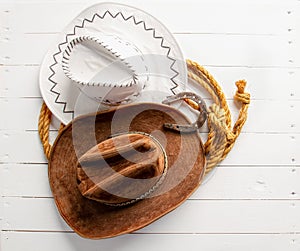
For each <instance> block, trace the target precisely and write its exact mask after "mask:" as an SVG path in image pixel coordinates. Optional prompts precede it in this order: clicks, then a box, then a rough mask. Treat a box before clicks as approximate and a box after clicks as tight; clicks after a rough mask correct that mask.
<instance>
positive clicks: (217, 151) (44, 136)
mask: <svg viewBox="0 0 300 251" xmlns="http://www.w3.org/2000/svg"><path fill="white" fill-rule="evenodd" d="M186 63H187V67H188V77H189V79H190V80H194V81H195V82H196V83H198V84H200V85H201V86H202V87H204V88H205V89H206V90H207V91H208V93H209V94H210V95H211V97H212V99H213V101H214V104H213V105H211V106H210V107H209V111H208V112H209V113H208V129H209V133H208V137H207V141H206V142H205V144H204V148H205V155H206V159H207V166H206V174H207V173H209V172H210V171H211V170H212V169H213V168H214V167H215V166H216V165H218V163H220V162H221V161H222V160H223V159H224V158H226V156H227V155H228V153H229V152H230V150H231V149H232V147H233V146H234V143H235V141H236V139H237V137H238V136H239V134H240V133H241V130H242V128H243V125H244V124H245V122H246V120H247V111H248V107H249V104H250V94H249V93H245V87H246V81H245V80H239V81H237V82H236V86H237V91H236V93H235V95H234V99H235V100H236V101H237V102H238V103H240V104H241V108H240V111H239V116H238V119H237V120H236V122H235V124H234V126H233V127H232V120H231V113H230V110H229V107H228V103H227V100H226V97H225V94H224V92H223V91H222V88H221V87H220V85H219V84H218V82H217V81H216V80H215V79H214V77H213V76H212V75H211V74H210V73H209V72H208V71H207V70H206V69H205V68H204V67H203V66H201V65H199V64H198V63H196V62H193V61H191V60H187V62H186ZM185 102H186V103H187V104H188V105H190V106H191V107H192V108H194V109H196V110H199V107H198V106H197V104H195V103H194V102H193V101H192V100H189V99H186V100H185ZM50 123H51V111H50V110H49V108H48V107H47V106H46V104H45V103H43V105H42V108H41V111H40V116H39V124H38V130H39V135H40V138H41V141H42V144H43V148H44V153H45V156H46V158H47V159H49V157H50V152H51V144H50V142H49V129H50ZM63 128H64V125H63V124H61V126H60V129H59V131H61V130H62V129H63Z"/></svg>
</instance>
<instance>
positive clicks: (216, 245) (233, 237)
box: [1, 232, 300, 251]
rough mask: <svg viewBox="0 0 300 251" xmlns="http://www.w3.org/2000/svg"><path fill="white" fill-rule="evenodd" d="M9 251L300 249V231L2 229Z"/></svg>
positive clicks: (237, 250) (4, 248)
mask: <svg viewBox="0 0 300 251" xmlns="http://www.w3.org/2000/svg"><path fill="white" fill-rule="evenodd" d="M1 239H2V247H3V250H5V251H15V250H26V251H37V250H43V251H52V250H57V248H58V247H59V250H64V251H74V250H89V251H99V250H122V251H132V250H141V249H142V250H144V251H150V250H151V251H152V250H157V251H165V250H173V251H182V250H189V251H198V250H199V248H200V249H202V248H203V249H204V248H205V251H216V250H218V251H219V250H220V251H221V250H231V251H240V250H245V251H250V250H256V251H265V250H272V251H282V250H285V251H298V250H299V249H300V244H299V243H300V236H299V234H246V235H245V234H244V235H243V234H226V235H220V234H193V235H185V234H175V235H172V234H164V235H156V234H143V235H141V234H128V235H123V236H120V237H115V238H112V239H106V240H97V241H96V240H87V239H83V238H81V237H79V236H78V235H76V234H74V233H47V232H46V233H31V232H29V233H20V232H2V238H1Z"/></svg>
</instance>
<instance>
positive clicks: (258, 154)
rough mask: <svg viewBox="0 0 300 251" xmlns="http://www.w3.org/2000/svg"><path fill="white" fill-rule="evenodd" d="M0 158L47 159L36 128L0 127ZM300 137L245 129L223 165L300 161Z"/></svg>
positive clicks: (11, 160)
mask: <svg viewBox="0 0 300 251" xmlns="http://www.w3.org/2000/svg"><path fill="white" fill-rule="evenodd" d="M0 138H1V142H2V144H1V146H0V162H3V163H7V164H9V163H45V157H44V155H43V150H42V145H41V143H40V139H39V136H38V133H37V132H35V131H34V132H32V131H27V132H20V131H12V132H9V131H0ZM299 146H300V144H299V137H298V136H295V135H293V134H272V133H270V134H266V133H262V134H255V133H242V134H241V135H240V137H239V138H238V140H237V142H236V144H235V147H234V149H233V150H232V151H231V152H230V154H229V155H228V156H227V158H226V159H225V160H224V161H223V162H222V165H234V166H236V165H237V166H240V165H270V166H274V165H276V166H282V165H288V166H295V165H299V164H300V151H299Z"/></svg>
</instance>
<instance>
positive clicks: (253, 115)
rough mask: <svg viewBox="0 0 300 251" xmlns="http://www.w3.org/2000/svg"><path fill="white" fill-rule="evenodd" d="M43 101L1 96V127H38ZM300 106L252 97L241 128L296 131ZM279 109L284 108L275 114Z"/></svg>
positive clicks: (299, 117) (232, 103)
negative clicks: (245, 121)
mask: <svg viewBox="0 0 300 251" xmlns="http://www.w3.org/2000/svg"><path fill="white" fill-rule="evenodd" d="M42 102H43V101H42V99H41V98H38V99H36V98H34V99H32V98H25V99H18V98H9V99H0V113H1V114H2V115H4V117H7V118H8V117H10V119H9V120H0V130H37V128H38V118H39V112H40V108H41V104H42ZM207 103H208V104H209V103H210V101H209V100H207ZM229 105H230V107H231V112H232V114H233V117H237V113H238V108H237V107H236V106H235V103H234V102H233V101H229ZM299 109H300V101H274V100H253V101H252V102H251V106H250V109H249V119H248V121H247V123H246V125H245V127H244V129H243V132H247V133H249V132H250V133H253V132H255V133H262V132H267V133H299V132H300V129H299V127H298V126H299V125H300V116H297V114H298V111H299ZM280 110H282V111H285V112H283V113H280V115H278V111H280Z"/></svg>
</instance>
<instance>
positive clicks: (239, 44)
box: [0, 33, 300, 68]
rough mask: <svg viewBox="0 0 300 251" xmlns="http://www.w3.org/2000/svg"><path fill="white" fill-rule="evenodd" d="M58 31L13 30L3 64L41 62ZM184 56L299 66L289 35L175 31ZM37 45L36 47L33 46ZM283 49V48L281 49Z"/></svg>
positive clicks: (222, 63)
mask: <svg viewBox="0 0 300 251" xmlns="http://www.w3.org/2000/svg"><path fill="white" fill-rule="evenodd" d="M56 36H57V34H20V33H14V34H12V35H11V37H10V40H9V41H7V42H5V43H3V46H1V48H0V53H1V54H2V55H3V57H2V58H0V63H1V64H3V65H24V64H25V65H28V64H29V65H32V64H37V65H38V64H40V63H41V62H42V60H43V57H44V55H45V54H46V52H47V50H48V48H49V47H50V45H52V44H53V43H54V42H55V40H56ZM175 38H176V39H177V41H178V43H179V44H180V46H181V48H182V50H183V52H184V54H185V57H186V58H192V59H194V60H196V61H198V62H201V63H202V64H203V65H210V66H226V67H228V66H247V67H276V68H281V67H284V68H288V67H292V68H297V67H298V68H299V67H300V62H299V58H297V57H295V58H294V55H297V52H298V49H297V47H296V45H295V44H296V43H292V44H289V43H288V37H286V36H268V35H264V36H258V35H257V36H254V35H228V34H175ZM32 45H34V50H33V49H32ZM278 48H280V50H278Z"/></svg>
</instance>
